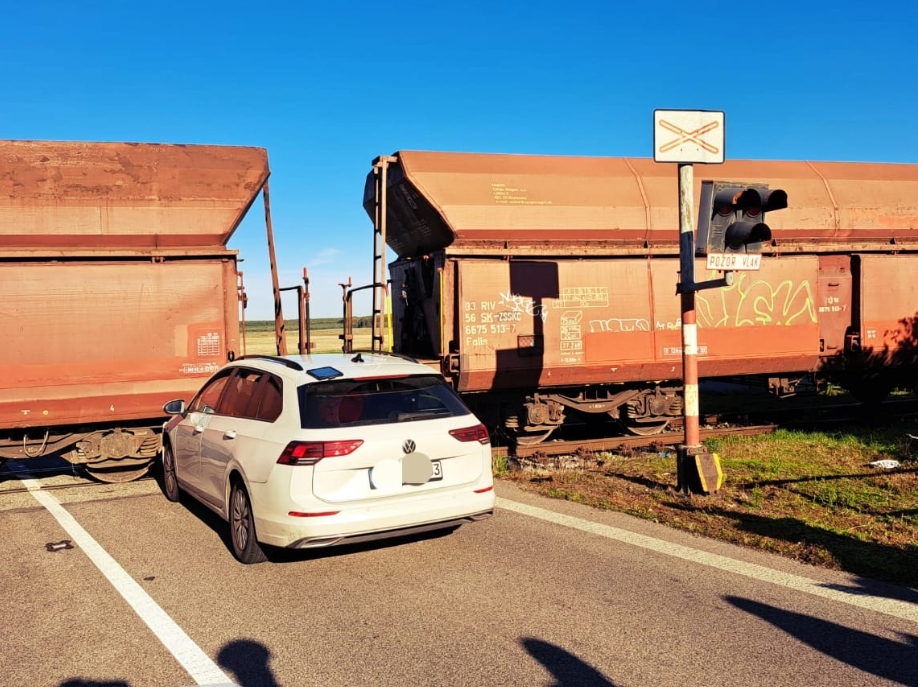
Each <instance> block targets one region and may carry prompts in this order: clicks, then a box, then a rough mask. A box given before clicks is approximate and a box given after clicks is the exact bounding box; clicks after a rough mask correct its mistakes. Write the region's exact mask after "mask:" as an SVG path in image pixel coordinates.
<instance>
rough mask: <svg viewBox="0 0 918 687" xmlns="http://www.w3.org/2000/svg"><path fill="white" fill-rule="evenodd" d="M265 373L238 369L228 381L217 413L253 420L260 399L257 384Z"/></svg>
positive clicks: (242, 368)
mask: <svg viewBox="0 0 918 687" xmlns="http://www.w3.org/2000/svg"><path fill="white" fill-rule="evenodd" d="M264 375H265V373H264V372H262V371H260V370H250V369H248V368H244V367H240V368H237V369H236V374H234V375H233V377H232V378H231V379H230V382H229V384H228V385H227V387H226V393H225V394H224V395H223V399H222V400H221V401H220V407H219V409H218V412H219V413H220V414H221V415H229V416H231V417H250V418H254V417H255V413H256V411H257V408H258V399H259V397H260V393H259V392H260V391H261V389H259V384H258V383H259V382H260V381H261V379H262V377H264Z"/></svg>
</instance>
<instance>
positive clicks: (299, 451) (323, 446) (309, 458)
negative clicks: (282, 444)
mask: <svg viewBox="0 0 918 687" xmlns="http://www.w3.org/2000/svg"><path fill="white" fill-rule="evenodd" d="M361 444H363V439H349V440H347V441H291V442H290V443H289V444H287V448H285V449H284V452H283V453H281V454H280V458H278V459H277V462H278V464H280V465H315V464H316V463H318V462H319V461H320V460H322V459H323V458H336V457H338V456H346V455H348V454H349V453H353V452H354V451H356V450H357V448H358V447H360V445H361Z"/></svg>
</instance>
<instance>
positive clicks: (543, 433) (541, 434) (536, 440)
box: [513, 426, 557, 446]
mask: <svg viewBox="0 0 918 687" xmlns="http://www.w3.org/2000/svg"><path fill="white" fill-rule="evenodd" d="M556 429H557V427H554V426H552V427H547V428H540V429H538V430H535V431H531V432H522V431H520V432H517V433H516V434H515V435H514V437H513V438H514V440H515V441H516V444H517V446H536V445H537V444H541V443H542V442H543V441H545V440H546V439H547V438H548V437H550V436H551V433H552V432H554V431H555V430H556Z"/></svg>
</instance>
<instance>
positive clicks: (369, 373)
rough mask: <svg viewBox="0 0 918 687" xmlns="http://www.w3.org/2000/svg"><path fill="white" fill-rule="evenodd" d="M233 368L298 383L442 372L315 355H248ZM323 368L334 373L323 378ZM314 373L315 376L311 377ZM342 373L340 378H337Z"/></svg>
mask: <svg viewBox="0 0 918 687" xmlns="http://www.w3.org/2000/svg"><path fill="white" fill-rule="evenodd" d="M231 365H232V366H234V367H240V366H245V367H255V368H258V369H261V370H268V371H271V372H274V373H275V374H279V375H281V376H285V377H290V378H298V379H297V381H298V383H309V382H316V381H321V377H326V378H329V379H355V378H362V377H389V376H401V375H417V374H435V375H437V376H439V375H440V373H439V371H438V370H436V369H434V368H433V367H429V366H427V365H424V364H423V363H419V362H418V361H416V360H414V359H413V358H408V357H406V356H401V355H394V354H386V353H367V352H359V353H314V354H312V355H286V356H276V355H246V356H242V357H241V358H237V359H236V360H235V361H234V362H233V363H231ZM323 368H331V369H332V370H334V372H333V373H331V374H329V375H327V376H326V375H323V374H321V371H322V370H323ZM310 372H313V374H310ZM336 373H340V374H336Z"/></svg>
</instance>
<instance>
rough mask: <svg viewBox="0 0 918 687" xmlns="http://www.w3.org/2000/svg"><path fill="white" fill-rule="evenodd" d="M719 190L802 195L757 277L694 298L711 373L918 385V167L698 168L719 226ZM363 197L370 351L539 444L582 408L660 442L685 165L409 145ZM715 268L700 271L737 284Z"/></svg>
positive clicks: (876, 394)
mask: <svg viewBox="0 0 918 687" xmlns="http://www.w3.org/2000/svg"><path fill="white" fill-rule="evenodd" d="M706 183H707V184H708V185H711V184H720V185H721V186H723V185H725V184H726V185H727V186H731V185H732V186H734V187H738V188H744V187H758V188H769V189H781V190H783V191H784V192H785V193H786V197H787V207H786V208H784V209H781V210H780V211H777V212H770V213H768V217H767V219H766V221H767V224H768V226H769V227H770V228H771V232H770V237H768V240H766V241H764V242H763V243H762V245H761V251H762V259H761V267H760V268H759V269H758V270H757V271H743V272H735V273H734V274H733V279H732V284H730V285H729V286H726V285H725V286H724V287H722V288H712V289H706V290H704V291H699V292H698V293H697V294H696V317H697V326H698V347H699V351H698V354H699V355H698V370H699V375H700V376H701V377H702V378H703V379H705V378H718V377H724V376H729V377H731V378H735V377H737V376H756V377H757V378H760V379H762V380H765V381H766V383H767V384H768V387H769V388H770V389H771V390H772V391H773V392H775V393H779V394H789V393H792V392H793V391H794V389H795V387H796V385H797V384H798V382H799V381H800V380H802V379H810V380H816V381H817V382H825V381H834V382H836V383H838V384H840V385H841V386H843V387H845V388H847V389H849V390H850V391H851V392H852V393H854V394H856V395H857V396H858V397H860V398H862V399H864V400H869V401H876V400H878V399H881V398H883V397H884V396H885V395H886V394H888V393H889V391H890V390H891V389H892V388H894V387H907V388H912V387H913V386H914V385H915V382H916V378H918V376H916V370H918V366H916V349H918V346H916V339H918V337H916V333H915V317H916V311H918V279H916V274H918V165H903V164H865V163H836V162H802V161H799V162H798V161H751V160H749V161H740V160H737V161H728V162H726V163H724V164H722V165H709V166H706V165H699V166H696V167H695V185H694V186H695V212H696V217H698V222H699V229H702V228H703V229H705V230H709V229H710V227H711V222H712V220H715V223H716V217H711V216H708V215H710V214H711V207H710V204H708V205H707V207H702V203H701V202H700V196H701V194H702V189H703V188H704V187H705V186H706ZM363 205H364V208H365V209H366V211H367V213H368V214H369V216H370V218H371V220H372V221H373V230H374V264H373V281H372V283H371V285H370V286H371V287H372V290H373V292H374V297H373V310H374V315H375V316H376V317H375V318H374V330H373V347H374V348H378V349H383V350H392V351H394V352H396V353H400V354H407V355H410V356H413V357H416V358H419V359H422V360H426V361H428V362H429V363H430V364H432V365H434V366H436V367H438V368H439V369H440V370H441V371H442V372H443V374H444V375H446V377H447V378H448V379H450V380H451V381H452V383H453V385H454V386H455V388H456V389H457V391H459V392H460V393H461V394H463V396H464V398H465V399H466V401H467V402H468V403H469V404H470V405H471V406H472V407H473V408H474V409H475V411H476V412H477V413H478V414H479V415H480V416H482V417H483V418H485V419H486V420H487V421H488V422H489V424H490V425H491V426H492V427H496V428H498V429H499V431H502V432H504V433H505V434H507V435H508V436H510V437H511V438H512V439H513V440H514V441H516V442H517V443H519V444H530V445H531V444H537V443H538V442H541V441H543V440H544V439H546V438H547V437H548V436H550V435H551V434H552V433H553V432H554V431H555V430H556V429H557V428H559V427H562V426H564V425H565V423H568V422H571V421H573V420H574V419H576V420H577V421H578V422H591V421H596V420H598V419H602V420H604V421H605V422H609V420H611V421H613V422H614V423H616V424H617V425H618V426H619V427H620V428H621V429H623V430H624V431H626V432H630V433H636V434H653V433H656V432H661V431H663V430H664V429H665V428H666V427H667V426H668V425H669V424H670V423H671V422H672V421H673V420H674V418H677V417H679V416H681V414H682V412H683V399H682V383H681V381H680V380H681V379H682V340H681V312H682V311H681V309H680V297H679V296H678V295H677V288H676V285H677V283H678V282H679V269H680V262H679V255H680V244H679V241H680V239H679V218H678V191H677V168H676V166H675V165H666V164H658V163H655V162H653V161H651V160H648V159H630V158H598V157H596V158H591V157H554V156H528V155H494V154H465V153H439V152H420V151H399V152H396V153H394V154H393V155H387V156H381V157H379V158H377V159H376V160H374V162H373V166H372V169H371V171H370V173H369V174H368V175H367V178H366V184H365V191H364V197H363ZM699 210H701V213H700V214H699ZM387 248H388V249H390V250H392V251H394V253H395V256H396V257H395V259H394V261H393V262H391V264H387V258H386V251H387ZM704 249H705V246H704V242H703V241H702V242H701V245H699V250H701V251H702V252H703V251H704ZM706 264H707V263H706V261H705V260H704V257H703V256H702V255H699V256H698V258H697V260H696V264H695V274H696V281H701V280H703V279H711V280H713V279H718V278H723V277H724V274H723V273H719V272H714V271H706ZM387 268H388V273H387ZM360 288H366V287H360ZM349 295H350V294H348V293H346V294H345V301H346V303H347V301H348V299H349ZM347 312H348V310H347V307H345V313H347ZM343 338H344V339H345V350H347V347H348V345H349V344H350V340H349V336H348V329H347V326H345V333H344V335H343Z"/></svg>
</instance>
